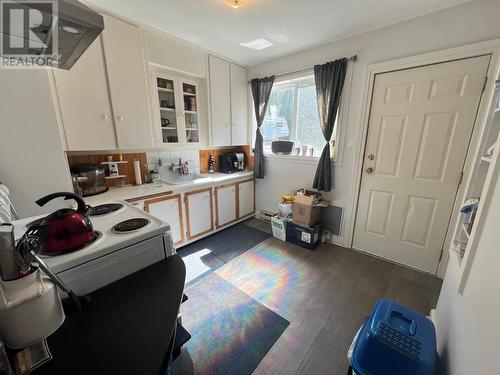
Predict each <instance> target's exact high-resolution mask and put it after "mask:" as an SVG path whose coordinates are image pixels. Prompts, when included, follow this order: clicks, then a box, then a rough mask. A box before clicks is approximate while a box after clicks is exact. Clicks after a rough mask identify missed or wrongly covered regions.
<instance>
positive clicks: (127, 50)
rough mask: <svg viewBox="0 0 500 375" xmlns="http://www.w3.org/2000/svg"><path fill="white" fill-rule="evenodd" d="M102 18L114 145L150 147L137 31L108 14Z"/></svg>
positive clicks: (151, 144)
mask: <svg viewBox="0 0 500 375" xmlns="http://www.w3.org/2000/svg"><path fill="white" fill-rule="evenodd" d="M104 20H105V26H106V27H105V28H104V31H103V32H102V38H103V44H104V55H105V57H106V67H107V71H108V80H109V91H110V95H111V102H112V103H113V112H114V118H115V125H116V134H117V137H118V147H119V148H148V147H152V146H153V134H152V128H151V113H150V110H149V105H148V89H147V83H146V79H147V75H146V66H145V63H144V58H143V56H142V43H141V31H140V30H139V28H137V27H135V26H132V25H130V24H128V23H125V22H122V21H119V20H117V19H115V18H112V17H105V19H104ZM125 40H126V43H125V42H124V41H125Z"/></svg>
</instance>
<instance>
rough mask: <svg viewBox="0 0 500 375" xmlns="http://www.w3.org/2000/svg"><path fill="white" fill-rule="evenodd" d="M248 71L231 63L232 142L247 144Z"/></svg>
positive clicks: (237, 144)
mask: <svg viewBox="0 0 500 375" xmlns="http://www.w3.org/2000/svg"><path fill="white" fill-rule="evenodd" d="M247 108H248V73H247V70H246V69H245V68H243V67H241V66H238V65H235V64H231V144H232V145H233V146H240V145H246V144H247V143H248V142H247V139H248V135H247V123H248V111H247Z"/></svg>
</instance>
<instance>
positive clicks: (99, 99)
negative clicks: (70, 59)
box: [53, 37, 116, 151]
mask: <svg viewBox="0 0 500 375" xmlns="http://www.w3.org/2000/svg"><path fill="white" fill-rule="evenodd" d="M53 72H54V77H55V83H56V88H57V96H58V99H59V104H60V108H61V117H62V122H63V125H64V132H65V135H66V143H67V148H68V150H71V151H85V150H112V149H114V148H115V147H116V143H115V132H114V127H113V115H112V112H111V104H110V101H109V95H108V88H107V86H106V72H105V67H104V60H103V56H102V45H101V38H100V37H99V38H97V39H96V40H95V41H94V43H92V45H91V46H90V47H89V48H88V49H87V51H85V53H84V54H83V56H82V57H81V58H80V59H79V60H78V61H77V62H76V63H75V65H73V67H72V68H71V70H62V69H54V70H53Z"/></svg>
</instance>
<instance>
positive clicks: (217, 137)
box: [208, 56, 231, 146]
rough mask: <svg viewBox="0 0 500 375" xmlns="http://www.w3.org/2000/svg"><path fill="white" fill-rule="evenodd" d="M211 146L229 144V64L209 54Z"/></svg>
mask: <svg viewBox="0 0 500 375" xmlns="http://www.w3.org/2000/svg"><path fill="white" fill-rule="evenodd" d="M208 64H209V71H210V104H211V114H212V146H229V145H231V81H230V64H229V62H227V61H224V60H222V59H219V58H217V57H214V56H209V61H208Z"/></svg>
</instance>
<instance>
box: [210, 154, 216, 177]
mask: <svg viewBox="0 0 500 375" xmlns="http://www.w3.org/2000/svg"><path fill="white" fill-rule="evenodd" d="M214 172H215V158H214V157H213V156H212V155H210V156H209V157H208V173H210V174H214Z"/></svg>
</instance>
